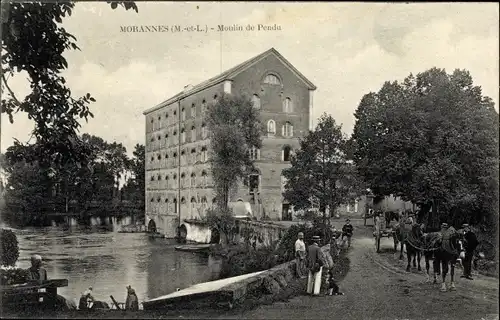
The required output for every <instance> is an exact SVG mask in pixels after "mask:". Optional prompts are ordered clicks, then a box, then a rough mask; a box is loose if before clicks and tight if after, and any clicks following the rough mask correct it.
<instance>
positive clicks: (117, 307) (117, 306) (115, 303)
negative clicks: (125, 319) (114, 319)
mask: <svg viewBox="0 0 500 320" xmlns="http://www.w3.org/2000/svg"><path fill="white" fill-rule="evenodd" d="M109 297H110V298H111V301H113V304H114V305H115V307H116V309H118V310H121V309H122V308H120V305H119V304H118V302H116V300H115V298H114V297H113V296H109Z"/></svg>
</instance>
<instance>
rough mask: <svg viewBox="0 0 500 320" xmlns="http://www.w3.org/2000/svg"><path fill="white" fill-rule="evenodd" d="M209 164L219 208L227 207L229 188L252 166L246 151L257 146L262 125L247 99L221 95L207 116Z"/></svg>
mask: <svg viewBox="0 0 500 320" xmlns="http://www.w3.org/2000/svg"><path fill="white" fill-rule="evenodd" d="M206 120H207V125H208V129H209V131H210V165H211V169H212V170H211V171H212V177H213V181H214V185H215V192H216V199H217V204H218V206H219V208H223V209H227V206H228V202H229V193H230V191H231V190H232V189H233V188H235V187H236V186H237V182H238V179H240V180H242V179H244V178H245V177H246V176H247V175H248V174H249V173H250V172H251V171H252V170H253V169H254V165H253V162H252V160H251V159H250V155H249V150H250V149H251V148H252V147H255V148H260V147H261V145H262V141H261V138H260V134H261V131H262V125H261V123H260V120H259V112H258V110H257V109H256V108H254V107H253V103H252V102H251V100H250V99H248V98H247V97H243V96H232V95H222V96H221V97H220V98H219V99H218V100H217V102H215V103H213V104H212V105H210V106H209V108H208V112H207V115H206Z"/></svg>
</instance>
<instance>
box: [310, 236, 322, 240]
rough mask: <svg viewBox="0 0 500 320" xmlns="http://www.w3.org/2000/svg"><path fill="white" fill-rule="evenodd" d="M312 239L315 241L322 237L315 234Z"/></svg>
mask: <svg viewBox="0 0 500 320" xmlns="http://www.w3.org/2000/svg"><path fill="white" fill-rule="evenodd" d="M312 240H313V241H319V240H321V238H320V237H319V236H313V237H312Z"/></svg>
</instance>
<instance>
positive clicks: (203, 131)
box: [201, 123, 207, 139]
mask: <svg viewBox="0 0 500 320" xmlns="http://www.w3.org/2000/svg"><path fill="white" fill-rule="evenodd" d="M201 137H202V138H203V139H206V138H207V126H206V125H205V124H204V123H202V124H201Z"/></svg>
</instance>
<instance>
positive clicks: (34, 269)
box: [26, 254, 47, 281]
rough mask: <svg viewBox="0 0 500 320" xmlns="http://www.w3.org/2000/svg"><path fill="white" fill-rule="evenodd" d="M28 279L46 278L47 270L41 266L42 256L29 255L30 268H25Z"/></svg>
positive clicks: (40, 279) (42, 279)
mask: <svg viewBox="0 0 500 320" xmlns="http://www.w3.org/2000/svg"><path fill="white" fill-rule="evenodd" d="M27 273H28V274H27V277H26V279H27V280H28V281H44V280H47V271H46V270H45V269H44V268H42V257H41V256H40V255H38V254H35V255H33V256H31V268H29V269H28V270H27Z"/></svg>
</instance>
